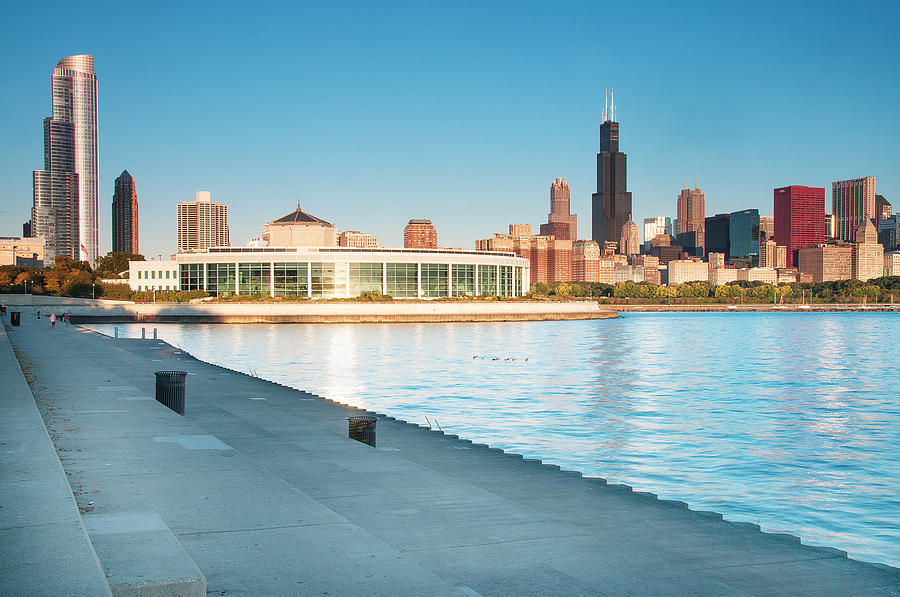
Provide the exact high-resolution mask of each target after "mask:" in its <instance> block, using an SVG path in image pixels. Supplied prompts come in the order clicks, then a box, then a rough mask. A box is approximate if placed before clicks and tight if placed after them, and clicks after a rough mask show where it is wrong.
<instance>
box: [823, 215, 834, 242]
mask: <svg viewBox="0 0 900 597" xmlns="http://www.w3.org/2000/svg"><path fill="white" fill-rule="evenodd" d="M825 238H831V239H833V238H834V214H825Z"/></svg>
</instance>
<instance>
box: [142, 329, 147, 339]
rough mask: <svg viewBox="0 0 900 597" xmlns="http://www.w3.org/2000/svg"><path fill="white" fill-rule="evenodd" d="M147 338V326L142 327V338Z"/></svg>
mask: <svg viewBox="0 0 900 597" xmlns="http://www.w3.org/2000/svg"><path fill="white" fill-rule="evenodd" d="M146 339H147V328H141V340H146Z"/></svg>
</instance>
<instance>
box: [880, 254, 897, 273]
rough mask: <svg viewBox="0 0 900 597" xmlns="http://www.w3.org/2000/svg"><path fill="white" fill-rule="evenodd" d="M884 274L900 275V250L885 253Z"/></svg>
mask: <svg viewBox="0 0 900 597" xmlns="http://www.w3.org/2000/svg"><path fill="white" fill-rule="evenodd" d="M884 275H885V276H900V251H891V252H890V253H885V254H884Z"/></svg>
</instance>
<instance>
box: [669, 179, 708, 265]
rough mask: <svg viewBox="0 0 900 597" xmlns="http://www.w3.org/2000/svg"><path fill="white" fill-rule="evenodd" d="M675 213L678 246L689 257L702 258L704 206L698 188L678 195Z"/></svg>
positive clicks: (684, 190) (704, 224) (704, 238)
mask: <svg viewBox="0 0 900 597" xmlns="http://www.w3.org/2000/svg"><path fill="white" fill-rule="evenodd" d="M676 212H677V213H676V217H677V222H676V226H675V233H676V234H677V236H678V244H679V245H681V246H682V247H684V250H685V251H687V252H688V253H690V254H691V255H694V256H697V257H703V250H704V247H705V246H706V234H705V232H706V228H705V226H706V222H705V218H704V214H705V213H706V204H705V196H704V195H703V191H701V190H700V187H694V188H693V189H682V190H681V192H680V193H678V202H677V204H676Z"/></svg>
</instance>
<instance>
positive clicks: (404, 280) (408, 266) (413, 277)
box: [385, 263, 419, 298]
mask: <svg viewBox="0 0 900 597" xmlns="http://www.w3.org/2000/svg"><path fill="white" fill-rule="evenodd" d="M385 294H389V295H391V296H392V297H394V298H415V297H417V296H419V268H418V266H417V265H416V264H415V263H388V264H387V291H386V292H385Z"/></svg>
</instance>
